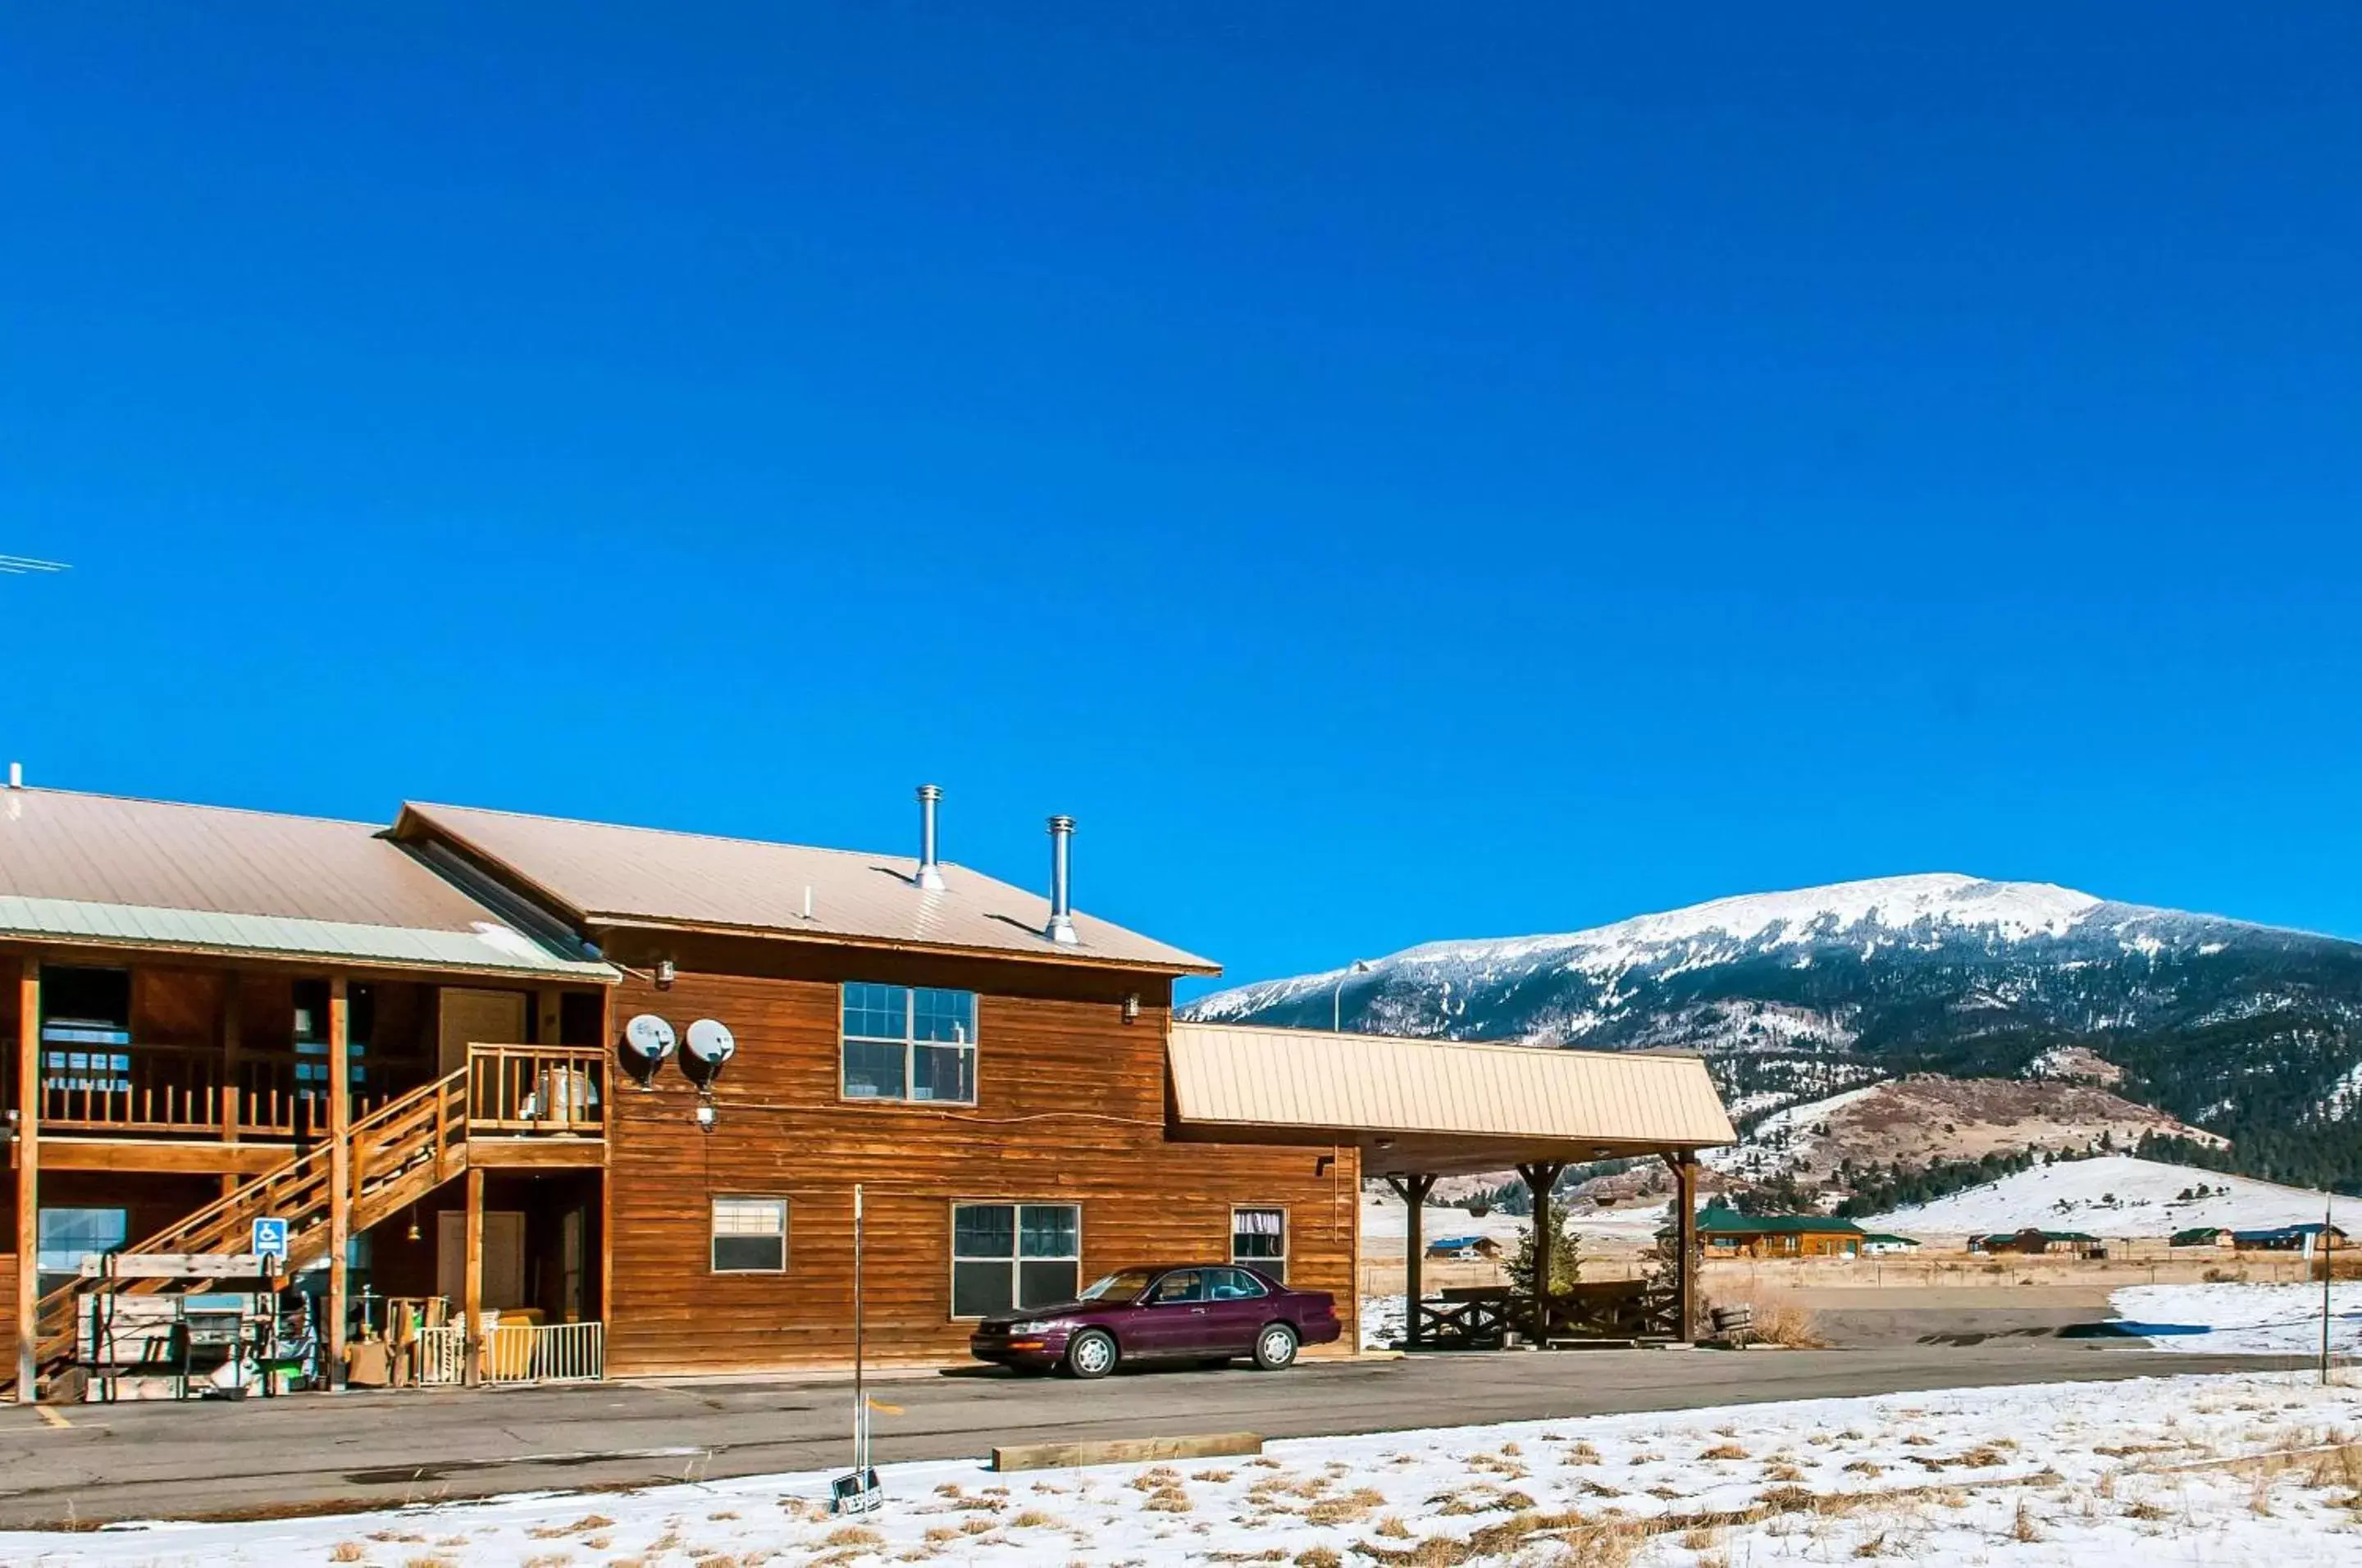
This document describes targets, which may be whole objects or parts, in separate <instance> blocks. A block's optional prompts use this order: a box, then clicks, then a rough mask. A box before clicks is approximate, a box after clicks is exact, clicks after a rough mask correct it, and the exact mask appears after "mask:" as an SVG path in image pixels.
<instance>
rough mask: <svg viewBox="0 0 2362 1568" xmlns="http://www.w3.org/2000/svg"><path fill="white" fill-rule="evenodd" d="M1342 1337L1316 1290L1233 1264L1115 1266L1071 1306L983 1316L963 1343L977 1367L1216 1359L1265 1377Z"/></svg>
mask: <svg viewBox="0 0 2362 1568" xmlns="http://www.w3.org/2000/svg"><path fill="white" fill-rule="evenodd" d="M1340 1332H1341V1328H1340V1326H1339V1324H1338V1321H1337V1304H1336V1302H1335V1300H1334V1299H1333V1298H1332V1297H1330V1295H1329V1293H1328V1292H1327V1291H1324V1290H1290V1289H1288V1288H1287V1287H1286V1286H1284V1285H1282V1284H1280V1283H1279V1282H1278V1281H1277V1280H1275V1279H1273V1278H1272V1277H1271V1276H1270V1275H1266V1274H1264V1273H1262V1272H1261V1271H1260V1270H1257V1269H1252V1268H1246V1267H1242V1266H1240V1265H1238V1264H1189V1265H1187V1266H1185V1267H1179V1268H1127V1269H1119V1270H1117V1271H1116V1272H1115V1273H1113V1274H1111V1275H1108V1276H1107V1277H1106V1278H1104V1279H1102V1280H1100V1281H1098V1283H1097V1284H1095V1285H1093V1286H1089V1287H1088V1288H1087V1289H1086V1290H1085V1291H1084V1292H1083V1293H1082V1296H1081V1297H1079V1298H1078V1299H1076V1300H1073V1301H1068V1302H1065V1303H1063V1304H1061V1305H1059V1306H1055V1307H1037V1308H1033V1309H1029V1310H1027V1311H1024V1312H1020V1313H1015V1314H1012V1315H1010V1316H1009V1317H1005V1318H988V1319H987V1320H984V1321H983V1322H981V1323H978V1324H977V1326H976V1332H975V1333H974V1334H973V1335H971V1336H970V1337H969V1339H968V1342H967V1347H968V1350H969V1352H970V1353H972V1354H974V1355H975V1356H976V1358H977V1360H979V1361H988V1362H991V1363H993V1364H996V1365H999V1366H1008V1367H1014V1368H1016V1369H1018V1370H1019V1371H1021V1372H1047V1371H1051V1370H1053V1369H1056V1370H1062V1371H1065V1372H1067V1373H1070V1374H1072V1375H1074V1376H1076V1377H1105V1376H1106V1375H1108V1374H1109V1373H1110V1372H1113V1371H1114V1370H1115V1368H1116V1364H1117V1363H1118V1362H1125V1361H1142V1362H1146V1361H1196V1362H1224V1361H1229V1360H1231V1358H1232V1357H1234V1356H1242V1355H1243V1356H1252V1357H1253V1359H1254V1364H1255V1365H1257V1366H1258V1367H1261V1368H1262V1369H1263V1370H1264V1371H1265V1372H1277V1371H1278V1370H1279V1369H1280V1368H1282V1367H1284V1366H1287V1365H1290V1364H1293V1363H1294V1362H1295V1360H1296V1352H1297V1346H1299V1345H1325V1344H1327V1343H1329V1342H1330V1341H1332V1340H1334V1339H1335V1338H1336V1337H1337V1336H1338V1334H1339V1333H1340Z"/></svg>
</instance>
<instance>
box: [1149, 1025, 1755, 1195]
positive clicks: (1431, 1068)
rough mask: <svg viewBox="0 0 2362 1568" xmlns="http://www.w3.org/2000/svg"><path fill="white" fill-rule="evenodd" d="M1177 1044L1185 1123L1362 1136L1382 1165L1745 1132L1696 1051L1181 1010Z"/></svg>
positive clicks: (1202, 1129)
mask: <svg viewBox="0 0 2362 1568" xmlns="http://www.w3.org/2000/svg"><path fill="white" fill-rule="evenodd" d="M1167 1055H1168V1057H1169V1059H1170V1061H1171V1064H1172V1069H1173V1072H1172V1081H1173V1101H1174V1104H1173V1110H1174V1121H1175V1131H1176V1132H1179V1133H1181V1134H1182V1135H1184V1136H1197V1137H1201V1138H1207V1139H1215V1138H1220V1139H1222V1140H1224V1141H1231V1140H1241V1141H1258V1140H1260V1141H1267V1142H1295V1143H1313V1142H1322V1141H1331V1140H1333V1141H1335V1142H1340V1143H1355V1144H1356V1145H1358V1146H1359V1147H1360V1148H1361V1149H1362V1150H1363V1164H1364V1165H1365V1167H1366V1168H1367V1169H1368V1170H1369V1171H1370V1172H1371V1174H1384V1173H1386V1172H1390V1171H1395V1172H1409V1171H1417V1172H1425V1173H1430V1174H1446V1173H1450V1172H1453V1171H1470V1170H1497V1169H1500V1168H1501V1167H1502V1166H1503V1165H1505V1164H1507V1163H1511V1162H1514V1161H1521V1160H1529V1159H1531V1160H1544V1159H1569V1160H1584V1159H1595V1158H1607V1157H1611V1156H1615V1155H1623V1154H1636V1153H1642V1154H1644V1153H1650V1152H1656V1151H1672V1150H1679V1149H1696V1148H1704V1147H1708V1146H1711V1145H1715V1144H1721V1143H1736V1142H1737V1141H1738V1133H1737V1132H1735V1131H1733V1129H1732V1127H1731V1125H1730V1118H1729V1116H1728V1115H1727V1114H1726V1113H1725V1112H1724V1110H1723V1107H1722V1099H1721V1097H1720V1096H1719V1095H1717V1094H1716V1092H1715V1088H1714V1083H1713V1080H1712V1079H1711V1078H1709V1077H1707V1076H1706V1070H1705V1063H1704V1062H1703V1061H1701V1060H1699V1059H1698V1058H1696V1057H1694V1056H1672V1055H1645V1054H1638V1053H1633V1054H1625V1053H1610V1052H1597V1051H1563V1050H1559V1049H1556V1048H1554V1047H1550V1046H1529V1045H1511V1044H1496V1043H1478V1042H1473V1041H1458V1040H1405V1039H1399V1038H1396V1037H1394V1036H1391V1035H1380V1034H1347V1033H1333V1032H1328V1031H1323V1030H1297V1029H1264V1028H1247V1027H1241V1026H1239V1025H1235V1024H1222V1023H1175V1025H1174V1026H1173V1032H1172V1034H1171V1037H1170V1040H1169V1043H1168V1046H1167ZM1314 1133H1319V1134H1325V1135H1327V1136H1326V1137H1325V1138H1315V1137H1311V1136H1308V1134H1314Z"/></svg>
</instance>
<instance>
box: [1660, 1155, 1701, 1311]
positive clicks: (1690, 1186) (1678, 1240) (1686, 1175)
mask: <svg viewBox="0 0 2362 1568" xmlns="http://www.w3.org/2000/svg"><path fill="white" fill-rule="evenodd" d="M1665 1164H1666V1165H1671V1166H1672V1171H1673V1249H1674V1252H1675V1254H1676V1258H1677V1261H1676V1263H1675V1265H1674V1272H1673V1280H1674V1284H1675V1286H1676V1287H1677V1290H1678V1293H1679V1295H1680V1297H1681V1315H1682V1321H1681V1329H1680V1339H1681V1342H1682V1343H1683V1344H1685V1345H1686V1344H1694V1343H1695V1342H1697V1328H1698V1277H1697V1275H1698V1228H1697V1182H1698V1159H1697V1151H1696V1150H1695V1149H1683V1150H1680V1151H1678V1152H1677V1153H1674V1154H1667V1155H1666V1156H1665Z"/></svg>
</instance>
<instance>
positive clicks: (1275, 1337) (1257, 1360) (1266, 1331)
mask: <svg viewBox="0 0 2362 1568" xmlns="http://www.w3.org/2000/svg"><path fill="white" fill-rule="evenodd" d="M1254 1364H1255V1365H1256V1366H1257V1367H1259V1368H1260V1369H1262V1370H1263V1371H1264V1372H1277V1371H1279V1370H1281V1369H1282V1368H1283V1367H1287V1366H1293V1365H1294V1364H1296V1331H1295V1330H1294V1329H1291V1328H1289V1327H1288V1326H1287V1325H1286V1324H1285V1323H1265V1324H1264V1326H1263V1332H1261V1333H1259V1334H1257V1335H1256V1336H1255V1346H1254Z"/></svg>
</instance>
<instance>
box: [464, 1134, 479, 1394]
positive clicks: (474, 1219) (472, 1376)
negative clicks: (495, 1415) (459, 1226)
mask: <svg viewBox="0 0 2362 1568" xmlns="http://www.w3.org/2000/svg"><path fill="white" fill-rule="evenodd" d="M467 1266H468V1272H467V1281H466V1283H465V1284H464V1285H463V1286H461V1300H462V1302H463V1304H464V1307H465V1312H466V1320H467V1325H468V1331H467V1333H466V1335H465V1336H464V1337H463V1338H462V1339H461V1340H460V1344H459V1355H460V1364H461V1366H462V1367H463V1368H464V1371H463V1372H462V1373H461V1380H462V1381H463V1382H465V1383H466V1384H467V1385H468V1386H469V1387H471V1388H472V1387H474V1386H476V1385H477V1384H478V1383H480V1382H481V1381H482V1380H483V1357H484V1168H483V1166H481V1165H469V1167H468V1257H467Z"/></svg>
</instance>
